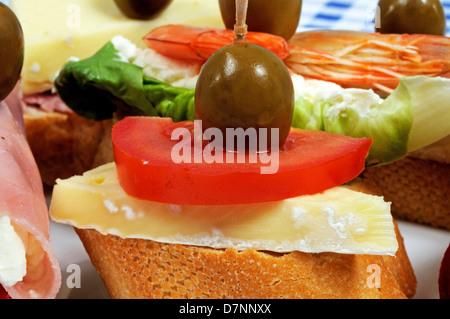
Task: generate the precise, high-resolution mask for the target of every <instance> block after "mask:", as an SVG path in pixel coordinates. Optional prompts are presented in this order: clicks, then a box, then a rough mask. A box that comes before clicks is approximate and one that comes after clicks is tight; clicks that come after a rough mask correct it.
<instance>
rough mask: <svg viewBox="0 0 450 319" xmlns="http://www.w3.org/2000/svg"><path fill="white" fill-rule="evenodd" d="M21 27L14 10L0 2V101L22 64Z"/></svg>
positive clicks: (17, 77)
mask: <svg viewBox="0 0 450 319" xmlns="http://www.w3.org/2000/svg"><path fill="white" fill-rule="evenodd" d="M23 54H24V40H23V33H22V27H21V25H20V22H19V20H18V19H17V17H16V15H15V14H14V12H12V11H11V9H9V7H8V6H6V5H4V4H3V3H0V101H1V100H3V99H4V98H5V97H7V96H8V94H9V93H10V92H11V91H12V90H13V88H14V86H15V85H16V83H17V81H18V80H19V77H20V73H21V72H22V66H23Z"/></svg>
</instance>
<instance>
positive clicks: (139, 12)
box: [114, 0, 172, 20]
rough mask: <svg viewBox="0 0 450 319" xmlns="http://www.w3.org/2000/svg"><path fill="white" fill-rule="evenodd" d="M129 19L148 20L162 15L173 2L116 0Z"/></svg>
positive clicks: (162, 0) (163, 0)
mask: <svg viewBox="0 0 450 319" xmlns="http://www.w3.org/2000/svg"><path fill="white" fill-rule="evenodd" d="M114 2H115V3H116V5H117V6H118V7H119V9H120V10H121V11H122V12H123V13H124V14H125V15H126V16H127V17H129V18H132V19H138V20H146V19H150V18H151V17H153V16H154V15H156V14H158V13H160V12H161V11H162V10H163V9H164V8H166V7H167V6H168V5H169V3H170V2H172V0H114Z"/></svg>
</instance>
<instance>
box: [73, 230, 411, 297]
mask: <svg viewBox="0 0 450 319" xmlns="http://www.w3.org/2000/svg"><path fill="white" fill-rule="evenodd" d="M75 230H76V232H77V234H78V235H79V237H80V239H81V240H82V242H83V244H84V247H85V248H86V251H87V252H88V254H89V256H90V258H91V261H92V263H93V265H94V266H95V268H96V269H97V271H98V273H99V274H100V276H101V278H102V279H103V281H104V283H105V286H106V287H107V289H108V291H109V293H110V296H111V297H112V298H117V299H143V298H146V299H147V298H148V299H165V298H168V299H171V298H176V299H208V298H211V299H222V298H225V299H326V298H331V299H347V298H349V299H356V298H358V299H359V298H360V299H366V298H369V299H405V298H410V297H413V295H414V293H415V289H416V278H415V275H414V272H413V270H412V267H411V264H410V262H409V259H408V257H407V254H406V252H405V247H404V245H403V240H402V238H401V236H400V234H399V233H398V238H399V244H400V248H399V250H398V252H397V255H396V256H377V255H350V254H349V255H346V254H336V253H320V254H310V253H302V252H292V253H286V254H274V253H270V252H260V251H255V250H252V249H249V250H246V251H237V250H235V249H233V248H229V249H225V250H218V249H211V248H206V247H195V246H184V245H174V244H165V243H158V242H154V241H150V240H144V239H133V238H126V239H124V238H120V237H118V236H115V235H102V234H100V233H99V232H97V231H95V230H91V229H75ZM377 276H379V278H377Z"/></svg>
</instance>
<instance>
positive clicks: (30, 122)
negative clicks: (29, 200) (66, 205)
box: [24, 107, 113, 186]
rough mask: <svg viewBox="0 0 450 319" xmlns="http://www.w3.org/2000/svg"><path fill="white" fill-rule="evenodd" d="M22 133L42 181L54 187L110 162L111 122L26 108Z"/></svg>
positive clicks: (111, 157) (73, 114)
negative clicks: (59, 181) (59, 182)
mask: <svg viewBox="0 0 450 319" xmlns="http://www.w3.org/2000/svg"><path fill="white" fill-rule="evenodd" d="M24 121H25V130H26V134H27V140H28V143H29V144H30V147H31V150H32V152H33V155H34V157H35V159H36V163H37V165H38V167H39V171H40V174H41V178H42V181H43V182H44V184H46V185H48V186H53V185H54V183H55V180H56V179H57V178H68V177H70V176H73V175H78V174H82V173H83V172H85V171H87V170H89V169H91V168H94V167H97V166H98V165H101V164H104V163H107V162H110V161H111V160H113V155H112V143H111V127H112V120H105V121H94V120H88V119H85V118H83V117H80V116H78V115H77V114H75V113H73V112H67V113H59V112H46V111H42V110H40V109H38V108H34V107H28V108H27V109H26V112H24Z"/></svg>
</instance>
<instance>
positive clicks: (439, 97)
mask: <svg viewBox="0 0 450 319" xmlns="http://www.w3.org/2000/svg"><path fill="white" fill-rule="evenodd" d="M306 90H307V89H306ZM305 96H307V98H305ZM375 96H376V95H375V93H374V92H372V91H371V90H361V89H344V88H337V87H329V88H328V91H327V94H317V95H314V94H308V95H303V96H301V97H299V98H298V99H297V100H296V104H295V110H294V120H293V126H294V127H298V128H303V129H318V130H324V131H327V132H331V133H337V134H344V135H347V136H352V137H371V138H373V143H372V147H371V149H370V152H369V154H368V156H367V159H366V165H368V166H369V165H376V164H387V163H391V162H394V161H396V160H399V159H401V158H403V157H405V156H406V155H407V154H408V153H409V152H411V151H413V150H415V149H418V148H420V147H423V146H426V145H429V144H431V143H433V142H436V141H438V140H440V139H442V138H444V137H446V136H447V135H449V134H450V125H449V123H450V105H449V104H448V102H447V101H449V100H450V80H448V79H444V78H439V77H436V78H430V77H426V76H414V77H405V78H403V79H401V81H400V84H399V86H398V87H397V88H396V89H395V90H394V92H393V93H392V94H390V95H389V96H388V97H387V98H386V99H384V100H383V99H381V98H379V97H378V96H376V97H375Z"/></svg>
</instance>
